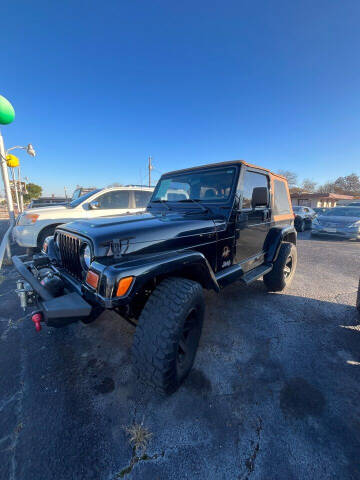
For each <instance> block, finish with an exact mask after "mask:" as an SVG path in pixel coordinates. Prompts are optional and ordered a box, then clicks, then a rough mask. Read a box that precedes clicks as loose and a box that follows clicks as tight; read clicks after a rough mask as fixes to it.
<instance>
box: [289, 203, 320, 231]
mask: <svg viewBox="0 0 360 480" xmlns="http://www.w3.org/2000/svg"><path fill="white" fill-rule="evenodd" d="M293 211H294V214H295V228H296V230H297V231H298V232H303V231H304V230H305V229H309V228H311V224H312V221H313V219H314V218H315V217H316V212H315V211H314V210H313V209H312V208H310V207H302V206H297V205H293Z"/></svg>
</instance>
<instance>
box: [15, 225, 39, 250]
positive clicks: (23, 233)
mask: <svg viewBox="0 0 360 480" xmlns="http://www.w3.org/2000/svg"><path fill="white" fill-rule="evenodd" d="M37 234H38V232H37V230H35V228H34V226H32V225H15V227H14V228H13V230H12V238H13V241H14V242H16V243H17V244H18V245H19V246H20V247H25V248H36V247H37Z"/></svg>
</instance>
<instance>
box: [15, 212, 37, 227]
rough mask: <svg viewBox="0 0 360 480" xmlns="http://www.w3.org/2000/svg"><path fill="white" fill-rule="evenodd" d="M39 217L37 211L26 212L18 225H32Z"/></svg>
mask: <svg viewBox="0 0 360 480" xmlns="http://www.w3.org/2000/svg"><path fill="white" fill-rule="evenodd" d="M38 218H39V215H37V214H36V213H25V215H22V216H21V218H20V219H19V223H18V225H32V224H33V223H35V222H36V220H37V219H38Z"/></svg>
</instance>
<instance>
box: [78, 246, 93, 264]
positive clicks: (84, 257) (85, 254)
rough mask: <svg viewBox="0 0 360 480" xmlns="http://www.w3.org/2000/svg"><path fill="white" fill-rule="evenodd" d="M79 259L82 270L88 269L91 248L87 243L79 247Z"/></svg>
mask: <svg viewBox="0 0 360 480" xmlns="http://www.w3.org/2000/svg"><path fill="white" fill-rule="evenodd" d="M80 261H81V264H82V267H83V269H84V270H89V267H90V263H91V248H90V245H88V244H87V243H86V244H85V245H84V246H83V248H82V249H81V254H80Z"/></svg>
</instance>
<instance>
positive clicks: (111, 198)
mask: <svg viewBox="0 0 360 480" xmlns="http://www.w3.org/2000/svg"><path fill="white" fill-rule="evenodd" d="M95 201H98V202H99V208H100V209H102V210H111V209H116V208H129V192H128V191H127V190H115V191H112V192H108V193H104V195H101V197H98V198H96V199H95Z"/></svg>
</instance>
